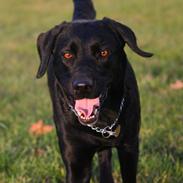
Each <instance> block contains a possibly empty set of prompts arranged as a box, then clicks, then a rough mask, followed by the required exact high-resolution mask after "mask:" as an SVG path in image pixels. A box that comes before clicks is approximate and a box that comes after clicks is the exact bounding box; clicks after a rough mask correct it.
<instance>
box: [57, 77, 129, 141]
mask: <svg viewBox="0 0 183 183" xmlns="http://www.w3.org/2000/svg"><path fill="white" fill-rule="evenodd" d="M56 80H57V83H58V86H59V87H60V89H61V91H62V93H63V97H64V98H65V99H67V96H66V94H65V91H64V89H63V88H62V86H61V85H60V83H59V82H58V79H57V78H56ZM107 93H108V89H107V90H106V92H105V93H104V94H103V95H101V98H103V99H105V98H106V97H107ZM124 101H125V98H124V97H123V98H122V100H121V103H120V107H119V111H118V114H117V117H116V118H115V120H114V122H113V123H112V124H111V125H110V126H106V127H104V128H100V127H97V126H95V124H94V125H90V124H88V125H87V126H88V127H89V128H91V129H92V130H93V131H95V132H97V133H100V134H101V135H102V136H103V137H104V138H110V137H111V136H113V137H118V135H119V133H120V125H118V126H117V127H116V129H113V127H115V126H116V124H117V122H118V120H119V117H120V114H121V112H122V109H123V106H124ZM67 104H68V106H69V108H70V110H71V111H72V112H73V113H74V114H75V115H76V116H77V117H78V114H77V112H76V110H75V109H74V107H73V106H72V105H71V104H70V103H69V101H68V99H67Z"/></svg>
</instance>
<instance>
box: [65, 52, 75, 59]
mask: <svg viewBox="0 0 183 183" xmlns="http://www.w3.org/2000/svg"><path fill="white" fill-rule="evenodd" d="M63 57H64V59H66V60H69V59H72V58H73V57H74V55H73V54H72V53H70V52H66V53H64V54H63Z"/></svg>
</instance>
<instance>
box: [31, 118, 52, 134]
mask: <svg viewBox="0 0 183 183" xmlns="http://www.w3.org/2000/svg"><path fill="white" fill-rule="evenodd" d="M51 131H53V126H52V125H46V124H44V122H43V120H38V121H37V122H36V123H34V124H32V125H31V126H30V128H29V133H31V134H33V135H44V134H47V133H50V132H51Z"/></svg>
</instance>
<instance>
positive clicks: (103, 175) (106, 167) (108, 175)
mask: <svg viewBox="0 0 183 183" xmlns="http://www.w3.org/2000/svg"><path fill="white" fill-rule="evenodd" d="M98 155H99V166H100V183H114V180H113V177H112V166H111V156H112V150H111V149H106V150H103V151H101V152H99V153H98Z"/></svg>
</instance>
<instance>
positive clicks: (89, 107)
mask: <svg viewBox="0 0 183 183" xmlns="http://www.w3.org/2000/svg"><path fill="white" fill-rule="evenodd" d="M99 103H100V101H99V98H94V99H87V98H84V99H80V100H76V101H75V110H76V111H77V112H78V113H79V114H80V113H82V114H83V115H84V117H85V118H88V117H89V116H91V114H92V112H93V108H94V106H95V107H99Z"/></svg>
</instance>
